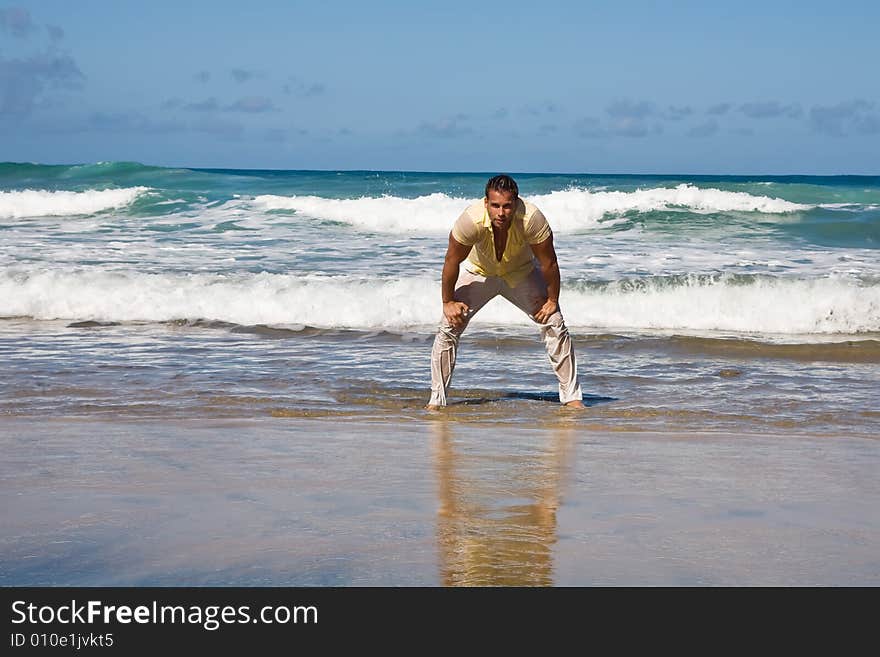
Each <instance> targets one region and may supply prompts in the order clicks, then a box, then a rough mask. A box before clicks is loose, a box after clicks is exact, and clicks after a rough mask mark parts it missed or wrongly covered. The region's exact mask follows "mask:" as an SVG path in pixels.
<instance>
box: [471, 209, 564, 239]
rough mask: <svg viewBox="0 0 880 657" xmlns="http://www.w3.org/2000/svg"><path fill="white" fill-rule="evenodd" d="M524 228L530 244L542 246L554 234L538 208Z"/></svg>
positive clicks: (528, 218)
mask: <svg viewBox="0 0 880 657" xmlns="http://www.w3.org/2000/svg"><path fill="white" fill-rule="evenodd" d="M524 228H525V233H526V241H527V242H528V243H529V244H540V243H541V242H543V241H544V240H546V239H547V238H548V237H550V235H552V233H553V231H551V230H550V224H548V223H547V217H545V216H544V213H543V212H541V211H540V210H538V209H537V208H535V211H534V212H533V213H532V215H531V216H530V217H527V218H526V222H525V226H524ZM456 239H458V238H456Z"/></svg>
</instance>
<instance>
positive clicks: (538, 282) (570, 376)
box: [428, 268, 582, 406]
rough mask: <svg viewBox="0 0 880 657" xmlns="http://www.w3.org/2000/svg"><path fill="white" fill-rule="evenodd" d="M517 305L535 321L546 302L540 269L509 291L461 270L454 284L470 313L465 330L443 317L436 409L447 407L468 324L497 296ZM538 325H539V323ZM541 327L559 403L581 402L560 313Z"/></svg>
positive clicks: (437, 341) (436, 357) (437, 342)
mask: <svg viewBox="0 0 880 657" xmlns="http://www.w3.org/2000/svg"><path fill="white" fill-rule="evenodd" d="M499 294H500V295H501V296H503V297H504V298H505V299H507V300H508V301H510V302H511V303H512V304H514V305H515V306H516V307H517V308H519V309H520V310H522V311H523V312H524V313H526V314H527V315H528V316H529V317H531V318H532V320H533V321H535V318H534V317H533V316H532V313H533V312H535V311H536V310H537V309H538V308H540V307H541V305H542V304H543V303H544V302H545V301H546V300H547V284H546V283H545V282H544V277H543V276H542V275H541V271H540V270H539V269H537V268H535V269H534V270H532V273H531V274H529V276H528V277H527V278H526V279H525V280H524V281H522V282H521V283H520V284H519V285H517V286H516V287H510V286H509V285H508V284H507V283H506V282H505V281H504V279H503V278H501V277H500V276H489V277H486V276H480V275H479V274H474V273H472V272H469V271H467V270H466V269H462V270H461V273H460V274H459V276H458V281H456V283H455V297H454V298H455V300H456V301H461V302H463V303H466V304H467V305H468V308H470V313H469V314H468V316H467V317H466V318H465V322H464V325H463V326H459V327H458V328H455V327H453V326H451V325H450V324H449V322H447V321H446V317H445V316H444V317H443V319H442V321H441V323H440V329H439V330H438V331H437V337H435V338H434V347H433V349H432V350H431V400H430V401H429V402H428V403H429V404H432V405H434V406H446V393H447V392H448V390H449V384H450V382H451V381H452V372H453V370H454V369H455V356H456V352H457V351H458V340H459V338H460V337H461V334H462V333H464V330H465V329H466V328H467V325H468V322H470V320H471V318H472V317H473V316H474V315H475V314H477V312H478V311H479V310H480V308H482V307H483V306H485V305H486V304H487V303H488V302H489V301H490V300H492V299H493V298H495V297H496V296H498V295H499ZM536 323H537V322H536ZM538 325H539V326H540V327H541V337H542V339H543V340H544V346H545V347H546V349H547V357H548V358H549V359H550V364H551V365H552V366H553V371H554V372H555V373H556V378H557V379H559V401H560V402H561V403H563V404H565V403H568V402H570V401H574V400H576V399H581V398H582V394H581V386H580V384H579V383H578V375H577V361H576V360H575V356H574V349H572V346H571V338H570V337H569V335H568V328H566V326H565V322H564V321H563V319H562V313H561V312H560V311H559V310H557V311H556V312H555V313H553V314H552V315H551V316H550V317H549V318H548V320H547V323H546V324H540V323H539V324H538Z"/></svg>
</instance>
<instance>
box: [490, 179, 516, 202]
mask: <svg viewBox="0 0 880 657" xmlns="http://www.w3.org/2000/svg"><path fill="white" fill-rule="evenodd" d="M490 191H495V192H501V193H502V194H510V193H511V192H512V193H513V195H514V197H516V196H519V187H517V185H516V181H515V180H514V179H513V178H511V177H510V176H508V175H505V174H501V175H500V176H495V177H494V178H489V182H487V183H486V198H489V192H490Z"/></svg>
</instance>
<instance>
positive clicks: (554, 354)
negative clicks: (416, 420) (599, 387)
mask: <svg viewBox="0 0 880 657" xmlns="http://www.w3.org/2000/svg"><path fill="white" fill-rule="evenodd" d="M465 259H467V263H466V264H465V266H464V267H463V268H461V271H459V268H460V267H459V266H460V265H461V263H462V262H464V261H465ZM536 260H537V264H538V267H536V266H535V264H536V262H535V261H536ZM559 285H560V280H559V265H558V263H557V262H556V250H555V249H554V248H553V233H552V231H551V230H550V226H549V224H548V223H547V219H546V218H545V217H544V215H543V214H542V213H541V211H540V210H539V209H538V208H536V207H535V206H534V205H532V204H531V203H528V202H526V201H523V200H522V199H521V198H519V188H518V187H517V184H516V182H515V181H514V180H513V178H511V177H510V176H504V175H502V176H495V177H494V178H492V179H490V180H489V182H488V183H486V195H485V198H483V200H482V201H478V202H477V203H474V204H473V205H471V206H470V207H469V208H467V209H466V210H465V211H464V212H463V213H462V215H461V216H460V217H459V218H458V220H457V221H456V222H455V225H454V226H453V227H452V231H451V232H450V233H449V247H448V248H447V250H446V259H445V261H444V263H443V275H442V283H441V293H442V296H443V320H442V321H441V324H440V330H439V331H438V332H437V337H436V338H435V339H434V347H433V349H432V350H431V399H430V401H429V402H428V405H427V406H426V408H428V409H430V410H437V409H439V408H440V407H442V406H446V393H447V391H448V390H449V384H450V382H451V381H452V372H453V370H454V369H455V356H456V351H457V349H458V340H459V338H460V337H461V334H462V333H463V332H464V330H465V328H466V327H467V325H468V322H470V320H471V318H472V317H473V316H474V315H475V314H476V313H477V312H478V311H479V310H480V308H482V307H483V306H484V305H486V303H487V302H488V301H489V300H491V299H492V298H494V297H495V296H497V295H499V294H500V295H502V296H503V297H504V298H505V299H507V300H508V301H510V302H511V303H513V304H514V305H516V306H517V307H518V308H520V309H521V310H522V311H524V312H525V313H526V314H527V315H528V316H529V317H530V318H531V319H532V320H533V321H534V322H536V323H537V324H539V325H540V327H541V335H542V337H543V339H544V345H545V346H546V348H547V356H548V357H549V358H550V363H551V365H552V366H553V370H554V372H555V373H556V378H557V379H559V401H560V402H561V403H563V404H565V405H566V406H569V407H574V408H583V407H584V404H583V402H582V401H581V399H582V394H581V387H580V384H579V383H578V377H577V362H576V360H575V356H574V350H573V349H572V345H571V338H570V337H569V335H568V329H567V328H566V326H565V322H564V321H563V319H562V313H561V312H560V311H559Z"/></svg>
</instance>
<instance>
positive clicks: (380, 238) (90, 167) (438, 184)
mask: <svg viewBox="0 0 880 657" xmlns="http://www.w3.org/2000/svg"><path fill="white" fill-rule="evenodd" d="M493 173H494V172H488V173H427V172H370V171H345V172H335V171H253V170H215V169H211V170H207V169H174V168H163V167H150V166H144V165H141V164H137V163H99V164H86V165H78V166H46V165H38V164H16V163H5V164H0V318H2V319H0V354H2V356H3V358H4V362H5V363H6V364H7V367H6V376H5V377H4V380H3V382H2V383H0V391H2V393H3V396H2V405H3V406H2V412H4V413H7V414H13V415H29V414H34V413H39V414H44V413H58V414H85V415H92V414H102V413H109V414H114V415H118V414H121V415H123V416H126V415H133V416H141V415H151V414H159V415H167V414H173V415H175V416H181V417H189V416H191V415H202V414H205V413H208V414H218V415H230V414H231V415H248V416H250V415H272V414H274V415H276V416H278V417H284V416H286V415H295V414H297V413H303V412H306V413H312V414H314V413H318V414H320V413H327V414H333V413H366V414H371V413H380V414H384V413H387V412H389V409H397V410H398V411H400V410H401V409H404V410H403V411H402V412H407V413H418V412H421V405H422V404H423V403H424V401H425V398H426V394H425V391H426V390H427V386H428V381H429V376H428V367H427V363H428V353H429V351H430V342H431V339H432V336H433V332H434V330H435V325H436V322H437V320H438V319H439V314H440V304H439V277H440V268H441V266H442V260H443V255H444V251H445V245H446V239H447V235H448V232H449V229H450V227H451V225H452V222H453V221H454V220H455V218H456V217H457V216H458V214H459V213H460V212H461V211H462V209H463V208H464V207H466V205H467V204H469V203H471V202H473V201H474V200H476V199H478V198H480V197H481V196H482V193H483V185H484V184H485V181H486V179H487V178H488V177H489V175H492V174H493ZM515 177H516V178H517V180H518V182H519V185H520V191H521V195H522V196H523V197H525V198H528V199H529V200H531V201H533V202H534V203H535V204H536V205H538V206H539V207H540V208H541V209H542V210H543V211H544V213H545V214H546V216H547V217H548V221H549V222H550V224H551V227H552V228H553V230H554V235H555V244H556V248H557V253H558V255H559V260H560V267H561V271H562V279H563V290H562V296H561V303H562V308H563V312H564V313H565V316H566V321H567V323H568V325H569V327H570V329H571V331H572V334H573V335H574V337H575V347H576V349H577V350H578V353H579V355H581V354H582V355H581V356H579V357H580V362H581V372H582V383H583V385H584V390H585V392H586V393H587V394H588V395H589V399H590V401H591V404H592V409H591V413H590V418H591V421H595V422H598V423H600V424H602V425H603V426H610V427H614V428H666V427H670V426H675V427H682V426H683V427H686V426H699V427H702V428H707V427H708V428H710V429H711V428H716V429H724V428H738V429H743V428H744V427H745V428H746V429H755V430H758V429H761V430H763V429H772V428H774V427H776V428H779V427H783V428H785V427H802V428H803V430H805V431H809V432H812V433H822V432H831V433H834V432H841V431H846V432H853V431H855V432H859V433H866V434H872V433H876V430H877V428H878V427H877V420H878V408H877V406H876V402H875V399H874V398H875V396H876V395H875V392H874V391H875V390H876V389H877V387H876V386H877V383H878V367H877V364H878V363H880V177H863V176H837V177H810V176H791V177H787V176H783V177H778V176H777V177H767V176H758V177H748V176H718V177H713V176H638V175H616V176H611V175H591V174H576V175H575V174H570V175H569V174H565V175H563V174H515ZM487 373H488V374H487ZM454 386H455V391H454V393H453V399H454V400H455V399H457V400H458V401H459V402H460V404H458V405H455V404H454V405H453V407H452V408H451V409H450V411H449V412H450V413H453V414H455V413H465V414H470V415H473V414H477V415H480V414H486V418H487V419H488V420H491V421H493V422H496V421H505V419H506V418H511V417H512V418H519V419H522V418H523V417H526V418H532V419H534V420H536V421H537V420H540V418H541V417H544V415H543V414H546V413H554V412H556V410H555V406H554V405H553V404H552V399H553V391H554V389H555V381H554V380H553V379H552V375H551V374H550V372H549V367H548V366H547V365H546V362H545V361H544V355H543V352H542V349H541V347H540V344H539V343H538V341H537V337H536V333H535V330H534V328H533V327H532V325H531V323H530V320H529V319H528V318H527V317H525V316H523V315H522V314H521V313H520V312H519V311H518V310H516V309H515V308H513V307H512V306H509V305H505V304H504V303H503V302H502V301H498V300H496V301H494V302H492V303H491V304H490V305H489V306H487V307H486V308H485V309H484V310H483V311H481V314H480V315H479V316H478V317H477V318H475V320H474V322H473V323H472V325H471V327H470V328H469V331H468V334H466V336H465V338H464V340H463V342H462V355H461V359H460V366H459V370H458V371H457V373H456V379H455V382H454ZM456 395H457V397H456Z"/></svg>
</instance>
